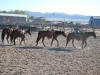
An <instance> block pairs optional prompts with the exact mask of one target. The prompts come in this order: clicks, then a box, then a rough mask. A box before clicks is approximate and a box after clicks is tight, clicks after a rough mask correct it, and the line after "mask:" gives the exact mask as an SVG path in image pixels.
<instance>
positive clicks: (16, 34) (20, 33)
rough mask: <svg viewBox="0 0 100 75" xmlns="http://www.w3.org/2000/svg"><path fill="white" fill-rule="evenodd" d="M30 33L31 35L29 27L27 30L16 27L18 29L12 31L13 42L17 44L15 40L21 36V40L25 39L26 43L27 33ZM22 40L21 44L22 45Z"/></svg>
mask: <svg viewBox="0 0 100 75" xmlns="http://www.w3.org/2000/svg"><path fill="white" fill-rule="evenodd" d="M27 33H28V34H29V35H31V30H30V29H27V30H21V29H16V30H13V31H12V33H11V39H10V41H11V43H12V42H14V45H15V40H16V38H18V37H19V38H21V42H22V41H24V43H25V34H27ZM21 42H20V45H21Z"/></svg>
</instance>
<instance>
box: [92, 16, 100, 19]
mask: <svg viewBox="0 0 100 75" xmlns="http://www.w3.org/2000/svg"><path fill="white" fill-rule="evenodd" d="M91 18H93V19H100V16H91Z"/></svg>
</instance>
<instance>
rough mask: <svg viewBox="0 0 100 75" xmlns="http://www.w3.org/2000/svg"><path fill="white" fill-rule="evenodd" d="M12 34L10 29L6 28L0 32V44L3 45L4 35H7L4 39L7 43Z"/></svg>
mask: <svg viewBox="0 0 100 75" xmlns="http://www.w3.org/2000/svg"><path fill="white" fill-rule="evenodd" d="M11 33H12V27H6V28H4V29H3V30H2V33H1V40H2V43H4V38H5V35H7V37H6V39H7V42H8V43H9V40H8V38H9V36H10V35H11Z"/></svg>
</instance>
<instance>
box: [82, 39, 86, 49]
mask: <svg viewBox="0 0 100 75" xmlns="http://www.w3.org/2000/svg"><path fill="white" fill-rule="evenodd" d="M84 43H85V46H84V48H85V47H86V45H87V42H86V40H85V41H83V42H82V49H83V45H84Z"/></svg>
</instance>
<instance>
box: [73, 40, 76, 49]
mask: <svg viewBox="0 0 100 75" xmlns="http://www.w3.org/2000/svg"><path fill="white" fill-rule="evenodd" d="M72 44H73V46H74V48H76V47H75V45H74V39H73V40H72Z"/></svg>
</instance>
